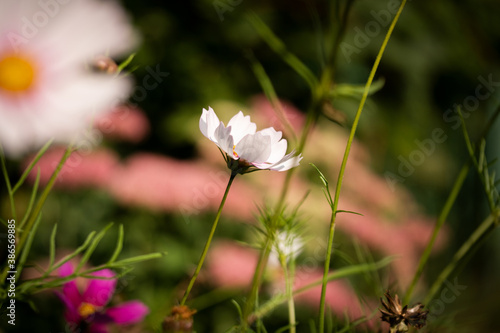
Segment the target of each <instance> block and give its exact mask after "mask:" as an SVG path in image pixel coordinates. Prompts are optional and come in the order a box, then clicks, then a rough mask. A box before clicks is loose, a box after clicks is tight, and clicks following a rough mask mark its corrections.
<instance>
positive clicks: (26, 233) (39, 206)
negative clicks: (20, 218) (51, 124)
mask: <svg viewBox="0 0 500 333" xmlns="http://www.w3.org/2000/svg"><path fill="white" fill-rule="evenodd" d="M73 151H74V149H73V147H72V146H71V145H69V146H68V148H67V149H66V151H65V152H64V155H63V156H62V158H61V160H60V162H59V164H58V165H57V168H56V169H55V170H54V173H53V174H52V176H51V177H50V179H49V182H48V183H47V186H45V189H44V190H43V192H42V194H41V196H40V199H38V202H37V203H36V206H35V208H34V210H33V212H32V213H31V215H30V217H29V219H28V221H27V222H26V225H25V227H24V229H23V230H22V233H21V237H20V238H19V241H18V243H17V247H16V252H17V253H21V252H22V250H23V247H24V244H25V243H26V241H27V239H28V236H29V235H30V231H31V229H32V228H33V225H34V224H35V222H36V220H37V218H38V216H39V215H40V212H41V211H42V208H43V205H44V204H45V201H46V200H47V197H48V196H49V194H50V191H51V190H52V187H53V186H54V183H55V182H56V180H57V176H58V175H59V172H60V171H61V169H62V167H63V165H64V163H65V162H66V160H67V159H68V158H69V156H70V155H71V153H72V152H73ZM8 271H9V267H8V266H6V267H5V268H4V270H3V271H2V275H1V276H0V281H2V283H3V281H5V277H6V276H7V272H8Z"/></svg>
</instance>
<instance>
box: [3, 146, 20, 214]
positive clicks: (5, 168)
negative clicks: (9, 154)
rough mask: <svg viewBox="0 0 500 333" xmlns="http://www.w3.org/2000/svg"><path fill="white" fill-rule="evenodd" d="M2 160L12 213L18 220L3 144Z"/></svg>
mask: <svg viewBox="0 0 500 333" xmlns="http://www.w3.org/2000/svg"><path fill="white" fill-rule="evenodd" d="M0 162H1V164H2V173H3V176H4V179H5V185H6V186H7V192H8V193H9V201H10V210H11V213H12V217H13V218H14V220H17V216H16V205H15V202H14V191H13V190H12V185H11V184H10V180H9V174H8V173H7V165H6V162H5V156H4V153H3V149H2V146H1V145H0Z"/></svg>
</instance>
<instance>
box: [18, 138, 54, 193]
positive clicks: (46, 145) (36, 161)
mask: <svg viewBox="0 0 500 333" xmlns="http://www.w3.org/2000/svg"><path fill="white" fill-rule="evenodd" d="M52 141H53V140H50V141H49V142H47V143H46V144H45V145H44V146H43V147H42V148H41V149H40V150H39V151H38V153H37V154H36V156H35V158H33V160H32V161H31V162H30V164H29V165H28V167H27V168H26V170H24V172H23V174H22V175H21V178H19V181H18V182H17V183H16V185H15V186H14V188H13V189H12V193H15V192H16V191H17V189H18V188H19V187H20V186H21V185H23V183H24V181H25V180H26V178H27V177H28V175H29V174H30V172H31V170H33V168H34V167H35V165H36V164H37V163H38V161H39V160H40V158H41V157H42V156H43V154H45V152H46V151H47V149H49V147H50V145H51V144H52Z"/></svg>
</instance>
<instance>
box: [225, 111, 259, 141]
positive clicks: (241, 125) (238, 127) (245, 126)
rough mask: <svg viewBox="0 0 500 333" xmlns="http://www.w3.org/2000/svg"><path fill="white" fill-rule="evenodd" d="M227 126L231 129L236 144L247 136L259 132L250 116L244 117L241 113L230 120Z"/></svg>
mask: <svg viewBox="0 0 500 333" xmlns="http://www.w3.org/2000/svg"><path fill="white" fill-rule="evenodd" d="M227 126H228V127H231V135H232V137H233V139H234V143H235V144H238V142H240V140H241V139H242V138H243V137H244V136H245V135H247V134H255V131H256V130H257V125H255V124H254V123H252V122H251V121H250V116H244V115H243V112H241V111H240V112H238V113H237V114H236V115H235V116H234V117H233V118H231V120H229V123H228V124H227Z"/></svg>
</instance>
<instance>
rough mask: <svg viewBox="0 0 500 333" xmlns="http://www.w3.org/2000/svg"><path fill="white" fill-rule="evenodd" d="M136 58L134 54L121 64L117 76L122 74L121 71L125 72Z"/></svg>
mask: <svg viewBox="0 0 500 333" xmlns="http://www.w3.org/2000/svg"><path fill="white" fill-rule="evenodd" d="M134 57H135V53H132V54H131V55H129V56H128V58H127V59H125V60H124V61H123V62H122V63H121V64H119V65H118V69H117V71H116V74H120V73H121V71H122V70H124V69H125V67H127V66H128V65H129V64H130V63H131V62H132V60H133V59H134Z"/></svg>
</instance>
